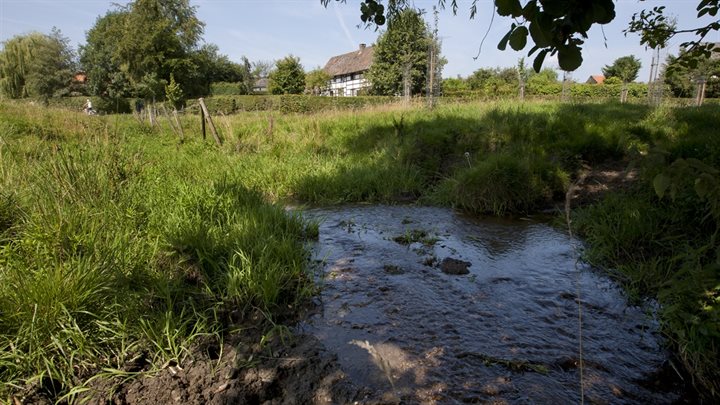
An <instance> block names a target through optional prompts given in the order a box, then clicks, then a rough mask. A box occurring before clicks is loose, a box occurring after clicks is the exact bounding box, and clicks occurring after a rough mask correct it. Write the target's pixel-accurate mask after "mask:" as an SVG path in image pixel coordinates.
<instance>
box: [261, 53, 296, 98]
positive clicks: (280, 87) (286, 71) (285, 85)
mask: <svg viewBox="0 0 720 405" xmlns="http://www.w3.org/2000/svg"><path fill="white" fill-rule="evenodd" d="M303 90H305V70H304V69H303V67H302V65H301V64H300V58H298V57H296V56H292V55H289V56H286V57H284V58H282V59H280V60H279V61H277V62H276V63H275V69H274V70H273V71H272V72H270V77H269V83H268V91H270V93H272V94H300V93H302V92H303Z"/></svg>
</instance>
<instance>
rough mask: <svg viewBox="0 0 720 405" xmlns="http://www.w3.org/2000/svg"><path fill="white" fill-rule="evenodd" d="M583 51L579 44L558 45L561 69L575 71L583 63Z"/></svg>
mask: <svg viewBox="0 0 720 405" xmlns="http://www.w3.org/2000/svg"><path fill="white" fill-rule="evenodd" d="M582 61H583V58H582V53H581V52H580V48H579V47H578V46H577V45H565V46H563V47H558V64H559V65H560V69H562V70H565V71H568V72H569V71H573V70H575V69H577V68H579V67H580V65H582Z"/></svg>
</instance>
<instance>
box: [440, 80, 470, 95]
mask: <svg viewBox="0 0 720 405" xmlns="http://www.w3.org/2000/svg"><path fill="white" fill-rule="evenodd" d="M442 88H443V91H444V92H446V93H447V92H453V91H465V90H469V89H470V86H469V85H468V83H467V80H463V79H462V78H461V77H460V76H458V77H450V78H447V79H443V81H442Z"/></svg>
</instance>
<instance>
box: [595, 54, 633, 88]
mask: <svg viewBox="0 0 720 405" xmlns="http://www.w3.org/2000/svg"><path fill="white" fill-rule="evenodd" d="M641 66H642V63H641V62H640V59H638V58H636V57H634V56H632V55H628V56H623V57H620V58H617V59H615V62H613V63H612V65H605V67H603V68H602V72H603V74H604V75H605V77H607V78H611V77H617V78H618V79H620V80H621V81H622V82H623V83H629V82H632V81H633V80H635V79H637V77H638V72H639V71H640V67H641Z"/></svg>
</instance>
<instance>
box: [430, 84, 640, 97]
mask: <svg viewBox="0 0 720 405" xmlns="http://www.w3.org/2000/svg"><path fill="white" fill-rule="evenodd" d="M622 87H623V85H622V84H586V83H573V84H572V85H571V86H570V96H571V97H579V98H598V99H600V98H620V92H621V91H622ZM562 89H563V85H562V83H549V84H543V85H532V84H528V85H527V86H526V87H525V95H527V96H560V95H561V94H562ZM518 92H519V89H518V86H513V85H499V86H488V87H487V88H484V89H482V90H470V91H467V90H465V91H463V90H461V91H446V92H444V94H443V96H445V97H449V98H460V99H489V98H506V97H514V96H517V95H518ZM646 96H647V84H645V83H630V84H628V97H630V98H640V97H646Z"/></svg>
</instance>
